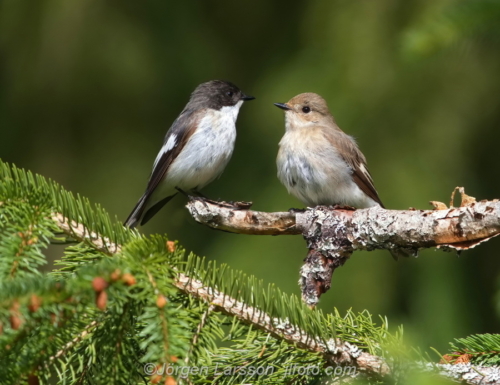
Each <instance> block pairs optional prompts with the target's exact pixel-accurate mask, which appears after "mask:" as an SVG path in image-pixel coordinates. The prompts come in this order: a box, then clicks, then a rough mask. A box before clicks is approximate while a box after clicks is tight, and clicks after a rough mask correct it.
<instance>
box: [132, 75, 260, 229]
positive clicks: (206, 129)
mask: <svg viewBox="0 0 500 385" xmlns="http://www.w3.org/2000/svg"><path fill="white" fill-rule="evenodd" d="M252 99H254V97H253V96H248V95H245V94H244V93H243V92H242V91H241V90H240V89H239V88H238V87H236V86H235V85H234V84H232V83H230V82H226V81H221V80H212V81H209V82H206V83H203V84H200V85H199V86H198V87H196V89H195V90H194V91H193V93H192V94H191V98H190V99H189V102H188V104H187V105H186V107H184V110H183V111H182V112H181V114H180V115H179V117H178V118H177V119H176V120H175V121H174V123H173V124H172V126H171V127H170V129H169V130H168V132H167V135H166V136H165V140H164V142H163V146H162V148H161V149H160V152H159V153H158V155H157V157H156V160H155V162H154V164H153V171H152V172H151V176H150V178H149V181H148V184H147V187H146V191H145V192H144V194H143V195H142V197H141V199H139V201H138V202H137V204H136V205H135V207H134V209H133V210H132V212H131V213H130V215H129V216H128V218H127V220H126V221H125V226H129V227H135V226H136V225H137V224H139V223H140V224H141V225H144V224H145V223H146V222H147V221H149V220H150V219H151V218H152V217H153V216H154V215H155V214H156V213H157V212H158V211H159V210H160V209H161V208H162V207H163V206H164V205H165V204H166V203H167V202H168V201H170V199H172V198H173V197H174V196H175V195H176V194H177V192H178V191H186V192H189V193H192V194H194V195H198V194H199V192H198V190H199V189H201V188H203V187H204V186H206V185H207V184H208V183H210V182H212V181H213V180H214V179H216V178H217V177H219V176H220V174H221V173H222V172H223V171H224V168H225V167H226V165H227V163H228V162H229V159H230V158H231V155H232V154H233V149H234V141H235V139H236V118H237V117H238V112H239V110H240V107H241V105H242V104H243V102H244V101H246V100H252Z"/></svg>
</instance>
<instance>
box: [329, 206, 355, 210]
mask: <svg viewBox="0 0 500 385" xmlns="http://www.w3.org/2000/svg"><path fill="white" fill-rule="evenodd" d="M330 207H331V208H332V209H334V210H350V211H354V210H356V207H352V206H348V205H333V206H330Z"/></svg>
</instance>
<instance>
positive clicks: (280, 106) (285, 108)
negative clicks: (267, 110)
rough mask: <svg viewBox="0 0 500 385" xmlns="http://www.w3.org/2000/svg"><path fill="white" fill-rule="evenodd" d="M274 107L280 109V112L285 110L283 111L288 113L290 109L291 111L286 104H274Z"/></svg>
mask: <svg viewBox="0 0 500 385" xmlns="http://www.w3.org/2000/svg"><path fill="white" fill-rule="evenodd" d="M274 105H275V106H276V107H279V108H281V109H282V110H285V111H288V110H291V109H292V107H290V106H289V105H288V104H286V103H274Z"/></svg>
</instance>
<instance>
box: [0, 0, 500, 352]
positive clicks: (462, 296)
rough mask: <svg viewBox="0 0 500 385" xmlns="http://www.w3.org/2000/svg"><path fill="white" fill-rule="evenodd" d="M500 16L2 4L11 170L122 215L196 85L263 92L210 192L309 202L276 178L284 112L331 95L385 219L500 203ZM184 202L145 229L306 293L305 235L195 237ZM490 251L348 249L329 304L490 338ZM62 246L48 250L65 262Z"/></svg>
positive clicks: (446, 0)
mask: <svg viewBox="0 0 500 385" xmlns="http://www.w3.org/2000/svg"><path fill="white" fill-rule="evenodd" d="M499 48H500V3H499V1H496V0H495V1H477V0H469V1H451V0H407V1H404V2H403V1H398V0H377V1H373V0H329V1H327V0H323V1H320V0H310V1H308V2H302V1H296V0H293V1H292V0H287V1H268V0H254V1H251V2H239V1H238V2H236V1H232V0H220V1H213V0H204V1H182V2H180V1H177V2H174V1H142V2H138V1H130V0H121V1H113V0H108V1H95V0H74V1H63V0H38V1H36V2H35V1H33V2H32V1H19V0H3V1H1V2H0V85H1V87H0V130H1V136H0V157H1V158H2V159H3V160H5V161H8V162H13V163H15V164H17V165H18V166H20V167H23V168H27V169H30V170H32V171H34V172H37V173H40V174H42V175H44V176H47V177H50V178H53V179H54V180H56V181H58V182H60V183H61V184H63V185H64V186H65V187H66V188H67V189H69V190H71V191H73V192H75V193H79V194H81V195H83V196H87V197H89V198H90V199H91V200H92V201H94V202H98V203H100V204H102V205H103V206H104V207H105V208H106V209H107V210H108V211H109V212H110V213H111V214H112V215H116V216H117V217H118V218H119V219H120V220H124V219H125V218H126V216H127V215H128V214H129V211H130V210H131V209H132V207H133V206H134V204H135V203H136V201H137V199H138V198H139V197H140V195H141V194H142V192H143V190H144V188H145V184H146V182H147V177H148V175H149V172H150V170H151V167H152V163H153V161H154V159H155V157H156V154H157V152H158V150H159V149H160V147H161V144H162V141H163V137H164V135H165V133H166V131H167V129H168V128H169V126H170V124H171V123H172V121H173V120H174V119H175V117H176V116H177V115H178V114H179V112H180V111H181V109H182V108H183V106H184V105H185V104H186V102H187V100H188V98H189V94H190V93H191V91H192V90H193V89H194V88H195V87H196V85H198V84H199V83H201V82H204V81H207V80H210V79H226V80H230V81H232V82H234V83H235V84H237V85H238V86H239V87H240V88H241V89H242V90H243V91H244V92H246V93H248V94H250V95H254V96H256V97H257V99H256V100H255V101H252V102H251V103H248V104H245V105H244V106H243V108H242V110H241V112H240V116H239V119H238V130H239V131H238V138H237V143H236V149H235V153H234V156H233V159H232V161H231V163H230V164H229V166H228V167H227V169H226V171H225V173H224V174H223V176H222V177H221V178H220V179H219V180H217V181H216V182H214V183H212V184H211V185H210V186H208V187H207V188H206V189H205V190H204V192H205V193H206V194H207V195H208V196H210V197H212V198H221V199H225V200H247V201H253V202H254V208H255V209H257V210H265V211H280V210H287V209H289V208H291V207H302V205H301V204H300V203H299V202H298V201H297V200H295V199H294V198H292V197H290V196H288V194H287V192H286V190H285V188H284V187H283V186H281V185H280V183H279V182H278V180H277V178H276V166H275V158H276V154H277V150H278V142H279V140H280V138H281V136H282V135H283V132H284V122H283V113H282V112H281V111H280V110H278V109H277V108H276V107H274V106H273V103H274V102H286V101H287V100H289V99H290V98H291V97H293V96H294V95H296V94H298V93H301V92H307V91H311V92H317V93H319V94H321V95H323V96H324V97H325V98H326V99H327V101H328V103H329V106H330V109H331V110H332V112H333V114H334V116H335V117H336V120H337V122H338V123H339V125H340V127H341V128H342V129H343V130H344V131H346V132H347V133H349V134H352V135H354V136H355V137H356V138H357V140H358V143H359V145H360V147H361V149H362V151H363V152H364V154H365V155H366V157H367V159H368V162H369V167H370V170H371V173H372V174H373V177H374V180H375V182H376V186H377V189H378V191H379V194H380V196H381V198H382V200H383V201H384V203H385V205H386V206H387V207H389V208H394V209H405V208H408V207H417V208H421V209H429V208H430V206H429V204H428V202H429V201H430V200H439V201H443V202H449V197H450V193H451V191H452V190H453V188H454V187H455V186H465V188H466V192H467V193H468V194H470V195H472V196H475V197H477V198H478V199H493V198H500V181H499V178H498V175H499V174H500V171H499V169H500V158H499V156H498V152H499V143H500V142H499V140H500V130H499V128H500V108H499V95H500V76H499V75H500V49H499ZM184 203H185V198H183V197H176V198H175V199H174V200H173V201H172V202H171V203H169V204H168V205H167V206H166V207H165V209H163V210H162V211H161V212H160V213H159V214H158V215H157V216H156V217H155V218H154V219H153V220H152V221H151V222H150V223H148V225H147V226H146V227H144V228H143V229H142V231H144V232H145V233H156V232H160V233H167V234H168V235H169V236H170V237H171V238H172V239H178V240H179V241H180V243H181V244H182V245H183V246H184V247H185V248H186V249H187V250H190V251H191V250H192V251H193V252H195V253H197V254H199V255H202V256H207V257H208V258H209V259H216V260H218V261H220V262H226V263H228V264H229V265H230V266H232V267H234V268H237V269H241V270H244V271H245V272H247V273H248V274H254V275H256V276H257V277H259V278H262V279H263V280H265V281H266V282H274V283H275V284H276V285H278V286H279V287H280V288H282V289H283V290H285V291H287V292H293V293H296V294H299V289H298V285H297V281H298V271H299V268H300V266H301V263H302V260H303V258H304V257H305V255H306V252H307V250H306V247H305V242H304V241H303V239H302V238H301V237H299V236H281V237H264V236H261V237H256V236H243V235H234V234H227V233H222V232H217V231H213V230H210V229H208V228H206V227H204V226H201V225H198V224H196V223H195V222H194V220H193V219H192V218H191V217H190V216H189V214H188V213H187V211H186V210H185V209H184ZM499 249H500V240H499V239H494V240H492V241H490V242H488V243H486V244H483V245H480V246H479V247H477V248H476V249H474V250H472V251H468V252H465V253H463V254H462V255H461V256H460V258H457V255H456V254H453V253H445V252H442V251H434V250H427V251H423V252H421V253H420V256H419V258H418V259H408V260H402V261H399V262H398V263H395V262H394V261H393V260H392V258H391V257H390V256H389V253H387V252H371V253H361V252H358V253H355V255H354V256H353V257H352V258H351V260H350V261H348V263H347V264H346V265H345V266H344V267H343V268H341V269H339V270H337V271H336V272H335V274H334V279H333V283H332V289H331V290H330V291H329V292H328V293H327V294H326V295H324V297H323V299H322V302H321V308H323V309H325V310H327V311H328V310H329V309H332V307H333V306H335V307H338V308H339V309H340V310H341V311H345V310H346V309H348V308H353V309H354V310H355V311H361V310H363V309H368V310H369V311H370V312H371V313H372V314H382V315H387V316H388V318H389V321H390V323H391V325H392V327H393V328H395V326H396V325H398V324H400V323H403V324H404V327H405V332H406V333H407V334H408V335H409V336H410V339H411V340H412V341H413V342H414V343H415V344H417V345H419V346H421V347H422V348H425V349H427V348H428V347H429V346H433V347H436V348H438V349H441V350H446V349H447V346H448V342H449V341H451V340H452V339H453V338H454V337H464V336H466V335H468V334H471V333H483V332H498V331H499V326H500V325H499V313H498V308H499V306H498V304H499V301H498V298H499V297H498V295H497V284H498V276H499V274H498V273H499V272H500V258H499V255H498V250H499ZM60 252H61V249H54V250H51V253H52V254H53V255H55V256H57V254H58V253H60Z"/></svg>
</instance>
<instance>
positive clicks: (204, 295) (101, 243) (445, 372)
mask: <svg viewBox="0 0 500 385" xmlns="http://www.w3.org/2000/svg"><path fill="white" fill-rule="evenodd" d="M292 215H293V214H292ZM52 218H53V219H54V220H55V221H56V223H57V224H58V225H59V227H60V228H61V230H62V231H63V232H64V233H66V234H67V235H69V236H71V237H73V238H75V239H76V240H78V241H80V242H87V243H89V244H91V245H92V246H93V247H95V248H96V249H98V250H101V251H103V252H106V253H107V254H109V255H114V254H118V253H119V252H120V251H121V249H122V246H121V245H118V244H113V243H112V242H110V241H109V240H106V239H104V240H103V239H102V238H101V237H98V236H96V234H90V235H89V233H88V231H87V230H86V229H85V228H84V226H82V225H77V224H76V223H71V226H69V225H68V224H69V223H70V221H69V220H68V219H66V218H64V217H63V216H62V215H61V214H54V215H53V216H52ZM280 223H281V222H280ZM174 284H175V286H176V287H177V288H179V290H181V291H182V292H184V293H186V294H188V295H192V296H195V297H197V298H199V299H201V300H203V301H205V302H206V303H207V304H209V305H210V306H211V307H213V308H214V310H217V311H220V312H223V313H225V314H228V315H231V316H234V317H237V318H238V319H239V320H241V321H243V322H245V323H247V324H250V325H252V326H254V327H256V328H259V329H261V330H263V331H265V332H268V333H270V334H271V335H273V336H275V337H276V338H279V339H283V340H285V341H287V342H289V343H291V344H294V345H296V346H298V347H300V348H302V349H305V350H308V351H312V352H318V353H321V354H322V355H323V357H324V358H325V360H326V361H327V362H328V363H329V364H334V365H356V366H357V367H358V369H359V370H360V371H361V372H363V373H365V374H367V375H369V376H375V377H387V376H390V375H391V370H390V367H389V365H388V364H387V363H386V362H385V360H384V359H383V358H381V357H377V356H374V355H372V354H369V353H366V352H362V351H361V350H360V349H359V348H358V347H356V346H355V345H352V344H350V343H348V342H345V341H341V340H340V339H335V340H334V339H332V340H330V341H326V343H325V342H323V341H320V340H318V339H315V338H312V337H310V336H308V335H307V333H305V332H304V331H303V330H300V329H299V328H297V327H296V326H295V325H292V324H290V323H289V322H287V321H286V320H281V319H277V318H273V317H271V316H269V315H268V314H266V313H265V312H263V311H261V310H259V309H257V308H253V307H250V306H247V305H246V304H245V303H243V302H241V301H238V300H236V299H234V298H231V297H229V296H227V295H225V294H224V293H222V292H219V291H217V290H215V289H213V288H211V287H207V286H204V285H203V283H202V282H201V281H200V280H197V279H193V278H191V277H188V276H186V275H185V274H182V273H179V274H178V275H177V279H176V280H175V281H174ZM65 348H67V347H65ZM417 366H418V367H419V368H420V369H421V370H423V371H426V372H433V373H438V374H439V375H441V376H443V377H446V378H448V379H452V380H455V381H463V382H464V383H466V384H484V383H487V384H500V370H499V368H498V367H483V366H475V365H470V364H457V365H451V364H430V363H428V364H427V363H422V364H417Z"/></svg>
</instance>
